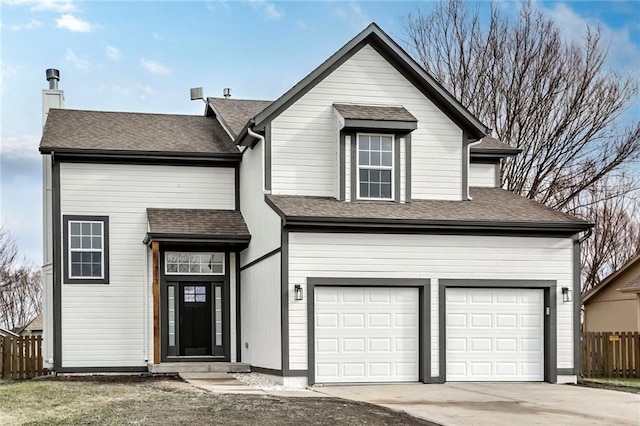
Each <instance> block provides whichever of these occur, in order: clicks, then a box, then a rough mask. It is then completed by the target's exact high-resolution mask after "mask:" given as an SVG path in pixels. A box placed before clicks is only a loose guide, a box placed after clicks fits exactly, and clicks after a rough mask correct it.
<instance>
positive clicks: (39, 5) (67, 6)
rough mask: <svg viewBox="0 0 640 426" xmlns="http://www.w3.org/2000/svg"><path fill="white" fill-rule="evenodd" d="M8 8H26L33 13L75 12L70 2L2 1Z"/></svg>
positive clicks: (46, 0) (64, 0) (38, 0)
mask: <svg viewBox="0 0 640 426" xmlns="http://www.w3.org/2000/svg"><path fill="white" fill-rule="evenodd" d="M2 3H3V4H6V5H9V6H24V7H28V8H29V10H31V11H33V12H45V11H49V12H59V13H63V12H74V11H76V10H77V8H76V6H75V4H74V3H73V1H72V0H4V1H3V2H2Z"/></svg>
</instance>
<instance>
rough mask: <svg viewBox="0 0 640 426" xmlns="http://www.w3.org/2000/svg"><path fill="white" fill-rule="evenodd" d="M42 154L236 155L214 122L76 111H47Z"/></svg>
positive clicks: (174, 116)
mask: <svg viewBox="0 0 640 426" xmlns="http://www.w3.org/2000/svg"><path fill="white" fill-rule="evenodd" d="M40 149H41V150H42V151H45V152H46V151H50V150H52V149H83V150H85V149H87V150H110V151H143V152H172V153H203V154H205V153H206V154H237V153H238V149H237V148H236V146H235V145H234V144H233V141H232V140H231V138H230V137H229V135H228V134H227V132H225V131H224V129H223V128H222V126H221V125H220V123H219V122H218V121H217V120H215V119H213V118H207V117H204V116H194V115H172V114H146V113H131V112H105V111H81V110H72V109H52V110H50V111H49V116H48V118H47V123H46V125H45V127H44V131H43V136H42V140H41V142H40Z"/></svg>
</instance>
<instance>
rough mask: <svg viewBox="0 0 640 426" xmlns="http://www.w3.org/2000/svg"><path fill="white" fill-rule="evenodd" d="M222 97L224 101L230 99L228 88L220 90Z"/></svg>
mask: <svg viewBox="0 0 640 426" xmlns="http://www.w3.org/2000/svg"><path fill="white" fill-rule="evenodd" d="M222 96H224V97H225V99H229V98H230V97H231V89H230V88H229V87H225V88H224V89H222Z"/></svg>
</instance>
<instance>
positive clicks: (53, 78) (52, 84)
mask: <svg viewBox="0 0 640 426" xmlns="http://www.w3.org/2000/svg"><path fill="white" fill-rule="evenodd" d="M46 73H47V81H48V82H49V88H48V89H44V90H43V91H42V127H44V123H46V122H47V116H48V115H49V110H50V109H51V108H64V92H63V91H62V90H59V89H58V81H59V80H60V71H58V70H57V69H53V68H49V69H48V70H47V71H46Z"/></svg>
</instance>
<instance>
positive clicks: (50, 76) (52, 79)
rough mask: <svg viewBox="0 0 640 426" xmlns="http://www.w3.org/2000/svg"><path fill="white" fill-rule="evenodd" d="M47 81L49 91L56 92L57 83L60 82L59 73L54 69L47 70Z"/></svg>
mask: <svg viewBox="0 0 640 426" xmlns="http://www.w3.org/2000/svg"><path fill="white" fill-rule="evenodd" d="M46 73H47V81H48V82H49V89H51V90H58V81H59V80H60V71H58V70H57V69H55V68H49V69H48V70H47V71H46Z"/></svg>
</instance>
